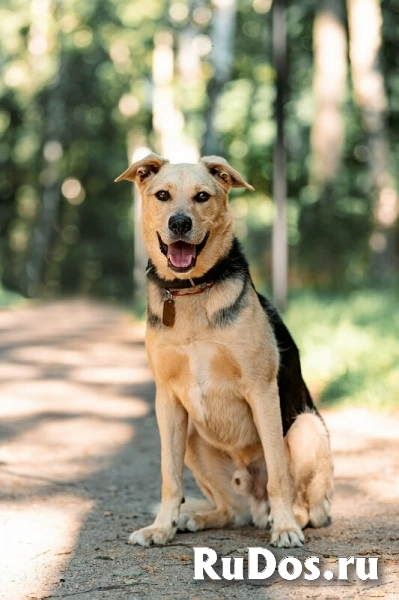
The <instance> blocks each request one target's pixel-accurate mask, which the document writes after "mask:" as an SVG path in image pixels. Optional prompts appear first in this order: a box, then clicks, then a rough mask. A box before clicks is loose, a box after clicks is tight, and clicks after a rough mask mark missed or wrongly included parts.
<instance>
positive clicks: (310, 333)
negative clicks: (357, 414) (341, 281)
mask: <svg viewBox="0 0 399 600" xmlns="http://www.w3.org/2000/svg"><path fill="white" fill-rule="evenodd" d="M398 297H399V293H398V291H397V292H396V293H395V291H375V290H363V291H358V292H355V293H351V294H348V295H347V296H345V297H343V296H331V297H326V296H318V295H316V294H311V293H300V294H298V295H294V296H293V297H292V299H291V301H290V304H289V308H288V310H287V313H286V315H285V321H286V323H287V325H288V327H289V329H290V331H291V333H292V335H293V336H294V338H295V340H296V342H297V344H298V346H299V348H300V351H301V359H302V369H303V374H304V377H305V380H306V382H307V384H308V386H309V388H310V389H311V391H312V394H313V395H314V397H315V398H316V400H317V401H318V403H319V405H320V406H330V407H331V406H336V405H354V404H355V405H358V406H360V405H362V406H366V407H369V408H373V409H388V410H392V409H398V408H399V302H398Z"/></svg>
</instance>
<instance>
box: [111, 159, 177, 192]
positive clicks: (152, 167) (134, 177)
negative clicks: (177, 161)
mask: <svg viewBox="0 0 399 600" xmlns="http://www.w3.org/2000/svg"><path fill="white" fill-rule="evenodd" d="M168 162H169V161H168V160H166V158H162V157H161V156H158V154H149V155H148V156H146V157H145V158H142V159H141V160H138V161H137V162H135V163H133V164H132V165H130V167H129V168H128V169H126V171H124V172H123V173H122V175H119V177H117V178H116V179H115V180H114V181H122V179H127V180H128V181H132V182H136V183H137V185H142V184H145V183H147V181H148V180H149V179H150V177H151V176H153V175H155V174H156V173H158V171H159V169H160V168H161V167H162V166H163V165H164V164H166V163H168Z"/></svg>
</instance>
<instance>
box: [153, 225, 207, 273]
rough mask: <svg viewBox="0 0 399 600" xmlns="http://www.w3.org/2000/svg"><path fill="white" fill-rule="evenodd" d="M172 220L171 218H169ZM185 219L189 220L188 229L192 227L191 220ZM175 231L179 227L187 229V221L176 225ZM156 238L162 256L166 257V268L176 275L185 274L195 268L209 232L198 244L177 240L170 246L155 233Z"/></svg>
mask: <svg viewBox="0 0 399 600" xmlns="http://www.w3.org/2000/svg"><path fill="white" fill-rule="evenodd" d="M171 219H172V217H171ZM171 219H169V228H170V229H171V227H170V221H171ZM187 219H189V220H190V229H191V226H192V222H191V219H190V218H189V217H187ZM175 227H176V229H177V228H178V227H180V228H181V229H182V228H183V229H184V227H188V221H186V222H185V223H184V222H182V221H180V222H179V223H178V224H177V225H175ZM188 231H189V230H186V232H185V233H187V232H188ZM174 233H175V234H178V235H184V234H183V232H181V233H178V232H177V231H176V232H174ZM157 236H158V242H159V249H160V250H161V252H162V254H164V255H165V256H166V258H167V259H168V267H169V269H171V270H172V271H175V272H176V273H187V272H188V271H191V269H193V268H194V267H195V264H196V262H197V257H198V255H199V254H200V252H201V251H202V250H203V249H204V247H205V244H206V242H207V240H208V237H209V232H208V233H207V234H206V235H205V237H204V239H203V240H202V242H201V243H200V244H190V243H189V242H186V241H184V240H181V239H180V240H177V241H176V242H172V243H170V244H165V242H164V241H163V240H162V238H161V236H160V235H159V233H158V232H157Z"/></svg>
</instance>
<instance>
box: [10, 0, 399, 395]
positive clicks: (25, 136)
mask: <svg viewBox="0 0 399 600" xmlns="http://www.w3.org/2000/svg"><path fill="white" fill-rule="evenodd" d="M279 3H280V2H279V0H275V2H274V3H273V2H272V1H271V0H242V1H240V2H238V1H237V2H235V1H234V0H209V1H207V0H187V1H185V0H177V1H173V0H170V1H166V0H146V1H145V2H143V1H142V0H130V1H129V2H126V1H123V2H122V1H121V0H91V1H90V2H86V3H83V2H78V0H63V1H60V0H31V1H30V2H28V1H26V0H12V1H11V0H4V1H3V3H2V6H1V8H0V72H1V77H0V133H1V141H0V164H1V169H0V280H1V282H2V283H1V286H0V296H1V297H2V298H3V302H5V301H6V300H5V299H6V298H10V297H11V296H10V295H7V293H6V291H5V290H11V291H13V292H15V293H17V294H22V295H24V296H27V297H31V298H32V297H33V298H56V297H60V296H66V295H76V294H79V295H92V296H97V297H101V298H106V299H111V300H116V301H122V302H125V303H126V302H131V300H132V298H133V297H135V299H136V301H137V300H139V304H140V299H142V298H143V273H144V264H145V257H144V255H143V250H142V246H141V243H140V238H139V233H138V226H139V220H140V210H139V203H138V202H134V203H133V202H132V200H133V194H132V192H133V188H132V186H131V185H128V184H125V183H124V184H119V185H116V184H114V183H113V180H114V179H115V177H116V176H117V175H119V174H120V173H121V172H122V171H123V170H125V168H126V167H127V165H128V164H129V163H131V162H132V161H133V160H134V158H137V157H140V156H142V155H143V153H145V152H147V151H148V150H146V149H151V150H153V151H156V152H158V153H159V154H161V155H164V156H166V157H168V158H170V159H171V160H172V161H173V162H176V161H181V160H183V161H188V162H196V160H197V159H198V157H199V156H201V155H203V154H219V155H222V156H224V157H225V158H227V159H228V160H229V162H230V163H231V164H232V165H233V166H234V168H236V169H237V170H239V171H240V172H241V173H242V174H243V176H244V177H245V178H246V180H247V181H249V182H250V183H251V184H252V185H253V186H254V187H255V190H256V191H255V192H253V193H249V192H248V193H243V192H242V191H234V192H233V193H232V194H231V206H232V210H233V214H234V218H235V228H236V232H237V234H238V236H239V238H240V239H241V241H242V242H243V244H244V246H245V249H246V252H247V254H248V258H249V260H250V263H251V267H252V273H253V277H254V280H255V283H256V284H257V285H258V286H259V287H260V288H261V289H263V290H266V291H270V282H271V280H272V236H273V219H274V203H273V180H274V174H273V173H274V172H273V160H274V147H275V140H276V111H275V100H276V87H277V86H276V68H275V63H274V61H273V49H272V40H273V10H274V9H275V6H276V5H278V4H279ZM285 16H286V18H285V24H286V28H287V76H286V78H285V80H284V98H285V100H284V123H285V147H286V186H287V204H286V216H287V246H288V254H289V270H288V283H289V289H290V294H291V296H293V295H294V296H296V302H295V306H296V309H295V312H292V310H291V308H290V310H291V314H290V311H289V313H288V319H289V321H291V323H292V325H293V326H294V327H295V328H296V336H297V337H298V338H299V342H300V345H301V344H302V347H303V348H304V357H305V358H304V361H305V365H304V368H305V370H306V369H308V370H309V372H310V371H312V373H313V388H314V390H316V394H317V391H318V390H322V391H320V394H321V395H322V399H323V398H324V399H325V401H329V402H332V401H336V400H337V399H340V400H342V399H345V398H349V397H350V398H351V399H352V401H353V399H354V398H355V399H356V398H357V399H358V400H359V402H364V401H369V402H370V403H371V404H374V405H376V406H382V405H387V406H391V405H393V404H395V403H396V402H397V400H395V398H398V397H399V394H398V392H399V367H398V365H399V349H398V343H397V339H398V336H399V312H398V308H397V291H398V273H399V223H398V213H399V203H398V195H397V191H398V174H397V173H398V168H397V165H398V164H399V51H398V50H399V0H381V1H379V0H347V1H346V2H344V0H319V1H318V2H314V1H312V0H290V1H289V2H287V9H286V15H285ZM280 33H281V32H280ZM136 200H137V198H136ZM2 290H3V291H2ZM321 315H322V316H321ZM321 322H322V323H323V325H321ZM315 323H316V324H317V325H318V327H317V328H315V327H314V326H315ZM326 340H327V341H328V346H329V349H328V351H327V350H326V349H325V346H326ZM376 348H378V349H381V351H380V350H378V352H377V351H376ZM348 354H349V359H348ZM308 357H309V358H308ZM312 357H313V358H312ZM315 357H316V358H315ZM316 359H317V360H316ZM315 361H316V362H317V368H315V367H314V363H315ZM307 362H308V366H307Z"/></svg>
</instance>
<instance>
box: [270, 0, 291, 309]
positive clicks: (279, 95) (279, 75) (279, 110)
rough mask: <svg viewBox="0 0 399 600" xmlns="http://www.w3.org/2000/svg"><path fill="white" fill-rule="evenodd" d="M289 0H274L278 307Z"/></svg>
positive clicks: (283, 271)
mask: <svg viewBox="0 0 399 600" xmlns="http://www.w3.org/2000/svg"><path fill="white" fill-rule="evenodd" d="M286 37H287V34H286V7H285V0H274V4H273V60H274V66H275V70H276V103H275V115H276V125H277V131H276V141H275V146H274V166H273V199H274V223H273V252H272V277H273V299H274V302H275V304H276V306H277V308H278V309H279V310H281V311H283V310H284V309H285V306H286V303H287V289H288V244H287V215H286V203H287V175H286V149H285V134H284V106H285V95H286V79H287V40H286Z"/></svg>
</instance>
